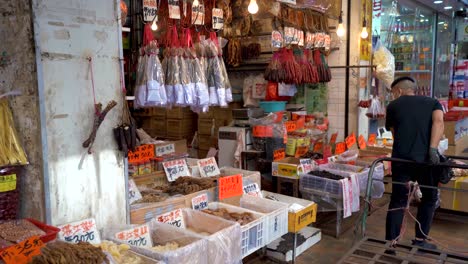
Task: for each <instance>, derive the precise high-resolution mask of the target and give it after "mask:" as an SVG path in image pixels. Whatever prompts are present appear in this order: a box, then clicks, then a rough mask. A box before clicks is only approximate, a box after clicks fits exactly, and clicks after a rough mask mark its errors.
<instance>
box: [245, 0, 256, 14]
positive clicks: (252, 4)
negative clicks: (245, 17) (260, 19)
mask: <svg viewBox="0 0 468 264" xmlns="http://www.w3.org/2000/svg"><path fill="white" fill-rule="evenodd" d="M247 10H248V11H249V13H250V14H256V13H257V12H258V4H257V0H250V4H249V7H247Z"/></svg>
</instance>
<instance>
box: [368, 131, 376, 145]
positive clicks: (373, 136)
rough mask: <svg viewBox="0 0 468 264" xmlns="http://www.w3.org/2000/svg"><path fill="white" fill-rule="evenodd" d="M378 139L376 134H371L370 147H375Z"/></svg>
mask: <svg viewBox="0 0 468 264" xmlns="http://www.w3.org/2000/svg"><path fill="white" fill-rule="evenodd" d="M376 139H377V135H376V134H370V135H369V139H368V140H367V141H368V144H369V146H373V145H375V140H376Z"/></svg>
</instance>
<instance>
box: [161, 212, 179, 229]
mask: <svg viewBox="0 0 468 264" xmlns="http://www.w3.org/2000/svg"><path fill="white" fill-rule="evenodd" d="M156 219H157V220H158V222H161V223H165V224H170V225H173V226H176V227H180V228H185V222H184V216H183V214H182V210H181V209H177V210H174V211H171V212H169V213H165V214H162V215H159V216H157V217H156Z"/></svg>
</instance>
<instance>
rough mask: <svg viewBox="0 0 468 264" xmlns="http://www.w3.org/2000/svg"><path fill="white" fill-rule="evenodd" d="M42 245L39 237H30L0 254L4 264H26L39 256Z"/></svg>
mask: <svg viewBox="0 0 468 264" xmlns="http://www.w3.org/2000/svg"><path fill="white" fill-rule="evenodd" d="M43 246H44V243H43V242H42V241H41V239H40V238H39V236H32V237H30V238H28V239H26V240H24V241H22V242H20V243H18V244H16V245H13V246H11V247H8V248H7V249H5V250H4V251H2V252H1V253H0V256H1V257H2V259H3V260H4V261H5V263H6V264H23V263H24V264H26V263H29V262H30V261H31V260H32V258H33V257H34V256H36V255H40V254H41V248H42V247H43Z"/></svg>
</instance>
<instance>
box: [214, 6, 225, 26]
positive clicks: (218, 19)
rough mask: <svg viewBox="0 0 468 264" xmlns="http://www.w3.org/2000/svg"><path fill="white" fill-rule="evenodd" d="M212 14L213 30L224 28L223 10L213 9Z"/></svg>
mask: <svg viewBox="0 0 468 264" xmlns="http://www.w3.org/2000/svg"><path fill="white" fill-rule="evenodd" d="M212 14H213V15H212V24H213V29H222V28H223V27H224V17H223V10H222V9H221V8H213V10H212Z"/></svg>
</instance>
